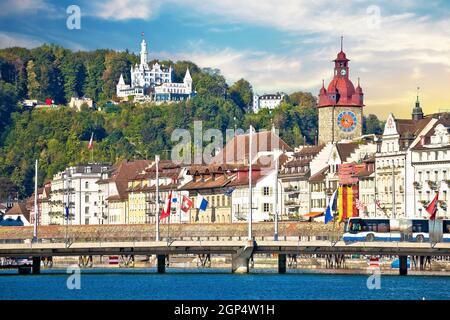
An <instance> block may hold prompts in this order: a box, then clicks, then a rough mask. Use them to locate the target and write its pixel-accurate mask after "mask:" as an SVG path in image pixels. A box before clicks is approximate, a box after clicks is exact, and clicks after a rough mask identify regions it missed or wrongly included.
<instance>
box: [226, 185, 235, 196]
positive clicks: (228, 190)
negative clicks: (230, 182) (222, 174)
mask: <svg viewBox="0 0 450 320" xmlns="http://www.w3.org/2000/svg"><path fill="white" fill-rule="evenodd" d="M235 189H236V187H230V188H228V189H227V191H225V193H224V195H226V196H227V197H231V194H232V193H233V191H234V190H235Z"/></svg>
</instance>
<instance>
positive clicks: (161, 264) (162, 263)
mask: <svg viewBox="0 0 450 320" xmlns="http://www.w3.org/2000/svg"><path fill="white" fill-rule="evenodd" d="M156 263H157V269H158V273H165V272H166V255H164V254H158V255H156Z"/></svg>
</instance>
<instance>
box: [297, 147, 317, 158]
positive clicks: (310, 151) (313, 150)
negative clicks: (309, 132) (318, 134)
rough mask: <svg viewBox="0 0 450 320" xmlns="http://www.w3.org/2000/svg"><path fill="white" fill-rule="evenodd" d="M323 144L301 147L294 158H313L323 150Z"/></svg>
mask: <svg viewBox="0 0 450 320" xmlns="http://www.w3.org/2000/svg"><path fill="white" fill-rule="evenodd" d="M324 147H325V145H324V144H319V145H313V146H303V147H301V149H300V150H299V151H297V152H295V153H294V157H296V158H297V157H303V156H315V155H316V154H318V153H319V152H320V151H321V150H322V149H323V148H324Z"/></svg>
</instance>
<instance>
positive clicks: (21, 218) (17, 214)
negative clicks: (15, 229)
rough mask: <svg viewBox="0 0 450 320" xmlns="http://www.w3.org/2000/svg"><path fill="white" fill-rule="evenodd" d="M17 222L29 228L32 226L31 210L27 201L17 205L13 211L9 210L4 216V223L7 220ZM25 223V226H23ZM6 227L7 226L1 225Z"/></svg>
mask: <svg viewBox="0 0 450 320" xmlns="http://www.w3.org/2000/svg"><path fill="white" fill-rule="evenodd" d="M8 219H11V220H14V221H17V222H18V223H19V224H18V225H24V226H29V225H31V218H30V208H29V206H28V204H27V203H26V201H21V202H18V203H16V204H15V205H14V206H13V207H12V208H11V209H9V210H8V211H7V212H6V213H5V214H4V215H3V216H2V221H5V220H8ZM22 223H23V224H22ZM1 225H6V224H1Z"/></svg>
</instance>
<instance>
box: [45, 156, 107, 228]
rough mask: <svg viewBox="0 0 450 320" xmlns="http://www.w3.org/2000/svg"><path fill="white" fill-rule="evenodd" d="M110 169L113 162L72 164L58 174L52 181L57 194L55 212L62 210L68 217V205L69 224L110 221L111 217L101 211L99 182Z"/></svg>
mask: <svg viewBox="0 0 450 320" xmlns="http://www.w3.org/2000/svg"><path fill="white" fill-rule="evenodd" d="M109 168H110V165H107V164H100V163H94V164H87V165H77V166H72V167H69V168H67V169H66V170H64V171H62V172H59V173H57V174H56V175H55V176H54V177H53V180H52V181H53V183H52V186H53V188H52V194H55V197H54V198H52V203H54V205H55V206H54V207H53V208H52V212H54V213H58V214H59V213H60V212H61V213H62V215H61V216H62V217H64V218H63V219H64V220H65V217H66V213H65V207H66V206H67V204H68V208H69V219H68V221H69V224H75V225H79V224H104V223H107V216H105V215H103V214H102V213H101V212H100V207H99V199H100V198H99V191H100V190H99V185H98V184H97V181H98V180H100V178H101V176H102V173H103V172H106V171H107V170H108V169H109ZM64 223H65V222H64Z"/></svg>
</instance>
